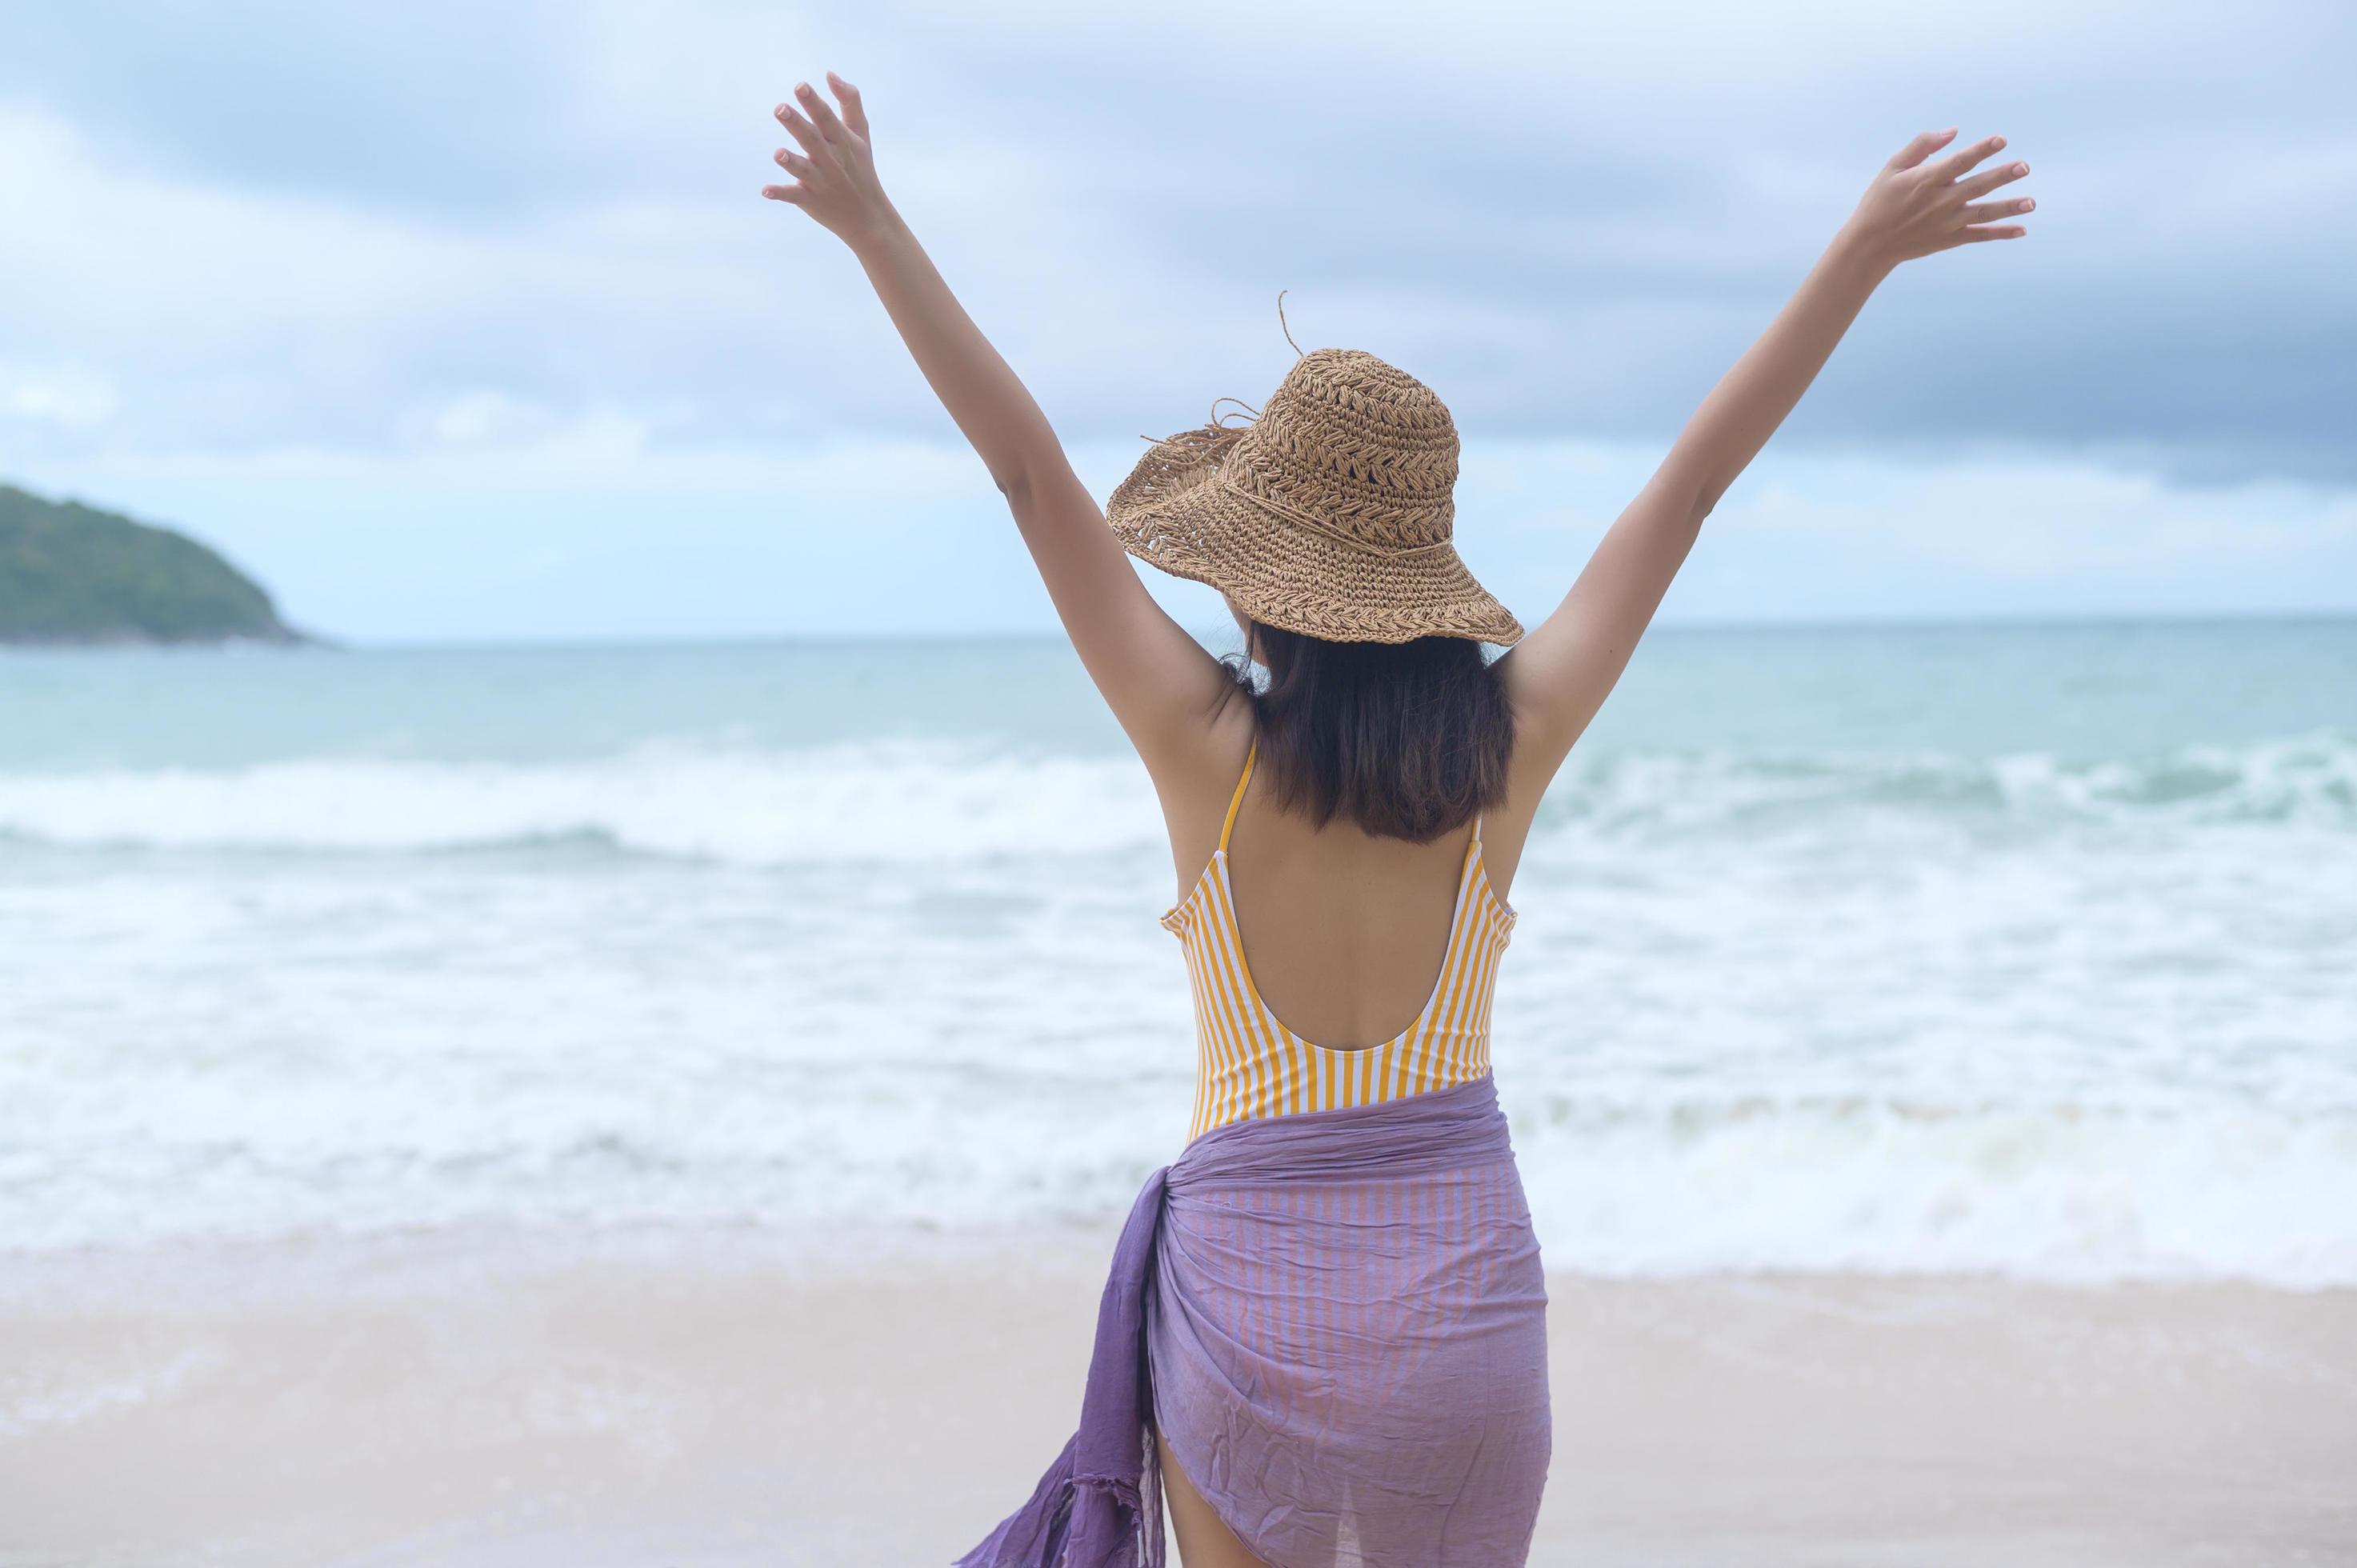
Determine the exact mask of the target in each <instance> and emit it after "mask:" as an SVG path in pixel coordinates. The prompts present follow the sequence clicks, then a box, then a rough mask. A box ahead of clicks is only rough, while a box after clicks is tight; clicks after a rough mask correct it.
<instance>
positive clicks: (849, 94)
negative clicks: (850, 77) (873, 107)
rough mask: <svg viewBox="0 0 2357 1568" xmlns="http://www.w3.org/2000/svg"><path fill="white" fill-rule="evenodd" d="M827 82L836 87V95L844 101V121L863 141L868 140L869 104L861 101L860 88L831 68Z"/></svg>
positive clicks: (827, 75)
mask: <svg viewBox="0 0 2357 1568" xmlns="http://www.w3.org/2000/svg"><path fill="white" fill-rule="evenodd" d="M826 84H827V85H828V86H829V87H831V88H833V89H834V95H835V97H836V98H837V99H838V100H840V101H841V102H842V104H843V123H844V124H846V125H848V126H850V127H851V130H852V134H854V135H856V136H857V137H858V138H859V139H860V140H861V141H863V142H864V141H866V140H868V135H867V105H866V103H864V102H861V101H860V97H859V89H857V88H856V87H854V86H852V85H851V83H849V82H847V81H844V80H843V78H841V77H839V76H837V75H835V74H834V72H833V71H831V70H830V71H828V72H827V73H826Z"/></svg>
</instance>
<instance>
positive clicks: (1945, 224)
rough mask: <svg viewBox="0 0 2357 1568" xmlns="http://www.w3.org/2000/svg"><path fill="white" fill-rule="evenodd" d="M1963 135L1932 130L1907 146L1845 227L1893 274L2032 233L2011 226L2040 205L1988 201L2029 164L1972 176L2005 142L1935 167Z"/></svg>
mask: <svg viewBox="0 0 2357 1568" xmlns="http://www.w3.org/2000/svg"><path fill="white" fill-rule="evenodd" d="M1955 135H1956V133H1955V132H1954V131H1953V130H1948V131H1925V132H1924V133H1922V134H1921V135H1919V136H1917V137H1916V138H1915V139H1914V140H1913V141H1911V142H1909V143H1908V144H1907V145H1905V146H1903V147H1901V148H1900V149H1899V152H1898V154H1897V155H1896V156H1893V157H1892V158H1891V160H1890V161H1889V163H1887V164H1885V165H1883V166H1882V168H1881V171H1880V172H1879V173H1878V174H1877V175H1876V176H1875V177H1874V182H1873V183H1872V184H1871V185H1868V186H1867V188H1866V195H1865V196H1864V197H1863V198H1861V199H1859V201H1858V204H1857V211H1856V212H1854V213H1852V214H1851V215H1850V220H1849V221H1848V222H1847V223H1845V224H1844V225H1842V240H1843V241H1844V242H1847V243H1849V244H1850V245H1852V246H1854V247H1855V248H1856V249H1857V251H1858V252H1861V253H1862V254H1864V255H1866V256H1867V257H1868V258H1870V259H1871V260H1872V261H1873V262H1874V263H1877V264H1878V265H1879V266H1882V267H1885V268H1889V267H1895V266H1897V265H1898V264H1899V263H1901V262H1907V261H1912V260H1914V259H1915V258H1916V257H1918V256H1928V255H1930V254H1932V252H1934V251H1946V250H1953V249H1954V248H1955V247H1956V246H1958V245H1969V244H1973V243H1975V242H1978V241H1982V240H2018V239H2019V238H2021V236H2022V235H2023V233H2024V232H2026V231H2025V230H2024V229H2023V228H2022V226H2021V225H2020V224H2018V223H2007V222H2005V221H2004V220H2006V219H2008V218H2018V217H2019V216H2020V215H2021V214H2023V213H2025V212H2028V211H2029V210H2030V209H2032V208H2033V207H2035V206H2037V203H2036V202H2034V201H2032V200H2031V199H2029V198H2028V197H2026V196H2017V197H2007V198H2002V199H1997V200H1995V201H1983V200H1981V199H1980V198H1982V197H1984V196H1986V195H1987V194H1988V193H1989V192H1990V191H1992V190H1995V189H1996V188H1997V187H1999V186H2001V185H2005V184H2007V183H2009V182H2011V181H2013V180H2017V179H2019V178H2020V177H2022V176H2024V175H2026V174H2028V173H2029V165H2028V164H2025V163H2008V164H2004V165H2000V166H1997V167H1996V168H1993V169H1986V170H1983V171H1982V172H1981V173H1979V174H1974V173H1973V172H1972V170H1973V167H1974V166H1975V165H1976V164H1979V163H1981V162H1982V161H1984V160H1985V159H1986V158H1988V157H1990V156H1993V155H1995V154H1996V153H1997V152H1999V151H2001V150H2002V149H2003V148H2004V146H2005V138H2004V137H2003V136H1988V137H1985V138H1983V139H1982V140H1980V141H1977V142H1975V143H1974V144H1973V145H1971V146H1969V147H1966V148H1964V150H1963V151H1962V152H1959V153H1953V154H1951V155H1949V156H1946V157H1944V158H1942V159H1941V160H1940V161H1939V162H1937V163H1932V162H1929V161H1928V160H1929V159H1930V158H1931V156H1932V154H1933V153H1936V152H1938V151H1939V150H1940V149H1941V148H1942V147H1944V146H1946V145H1948V144H1949V143H1950V142H1952V141H1953V140H1954V139H1955Z"/></svg>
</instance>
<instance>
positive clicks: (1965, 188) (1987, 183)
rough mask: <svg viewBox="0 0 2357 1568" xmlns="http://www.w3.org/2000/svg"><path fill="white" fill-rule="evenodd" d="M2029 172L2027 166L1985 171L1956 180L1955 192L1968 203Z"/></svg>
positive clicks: (2021, 165) (2004, 166) (2012, 165)
mask: <svg viewBox="0 0 2357 1568" xmlns="http://www.w3.org/2000/svg"><path fill="white" fill-rule="evenodd" d="M2028 173H2029V165H2028V164H2006V165H2003V166H2000V167H1997V168H1993V169H1985V170H1983V171H1982V172H1981V173H1979V174H1976V175H1975V176H1973V177H1972V178H1970V179H1960V180H1958V181H1957V182H1956V190H1957V193H1958V194H1959V195H1961V196H1963V197H1964V199H1965V200H1967V201H1969V200H1971V199H1974V198H1975V197H1977V196H1983V195H1986V193H1988V192H1989V191H1992V190H1995V189H1996V188H1997V187H1998V186H2000V185H2004V184H2006V183H2007V182H2008V181H2011V180H2017V179H2019V178H2020V177H2022V176H2023V175H2026V174H2028Z"/></svg>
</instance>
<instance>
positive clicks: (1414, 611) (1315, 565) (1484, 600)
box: [1105, 430, 1523, 645]
mask: <svg viewBox="0 0 2357 1568" xmlns="http://www.w3.org/2000/svg"><path fill="white" fill-rule="evenodd" d="M1234 434H1235V433H1234V432H1232V431H1215V430H1204V431H1190V432H1188V433H1187V434H1185V435H1176V436H1173V437H1171V438H1170V439H1169V440H1168V441H1164V442H1161V443H1159V444H1157V446H1154V447H1153V448H1152V449H1151V450H1150V451H1148V452H1147V453H1146V456H1145V457H1144V458H1143V459H1141V460H1140V461H1139V463H1138V465H1137V467H1136V468H1135V469H1134V470H1133V471H1132V472H1131V474H1130V476H1129V478H1126V479H1125V480H1123V481H1122V483H1121V485H1120V487H1119V488H1118V489H1115V490H1114V493H1113V499H1111V500H1110V501H1109V502H1108V503H1107V504H1106V507H1105V521H1106V522H1107V523H1108V524H1109V525H1110V526H1111V527H1112V529H1113V532H1114V536H1115V537H1116V538H1118V539H1119V540H1120V541H1121V545H1122V548H1123V549H1125V550H1126V551H1128V552H1129V553H1131V554H1132V555H1135V556H1136V557H1137V558H1138V559H1139V560H1141V561H1144V562H1146V563H1147V564H1149V565H1153V566H1157V567H1159V568H1161V569H1162V570H1163V571H1165V572H1168V573H1169V574H1170V575H1173V576H1176V577H1187V578H1190V579H1192V580H1193V581H1195V582H1198V583H1205V584H1209V585H1211V586H1212V587H1214V588H1217V589H1219V590H1220V591H1221V592H1222V593H1223V594H1225V595H1227V596H1228V597H1229V598H1231V599H1232V600H1234V601H1235V604H1236V607H1237V608H1239V609H1241V610H1243V612H1244V614H1246V615H1248V616H1250V617H1251V618H1253V619H1254V620H1256V621H1260V622H1262V623H1263V624H1264V625H1267V626H1274V627H1280V628H1284V629H1285V630H1286V631H1295V632H1299V633H1300V634H1302V635H1303V636H1305V637H1315V638H1318V639H1322V640H1324V641H1328V642H1410V641H1413V640H1415V639H1416V638H1419V637H1463V638H1470V639H1474V640H1476V641H1480V642H1494V643H1499V644H1501V645H1512V643H1514V642H1517V641H1519V640H1520V639H1521V638H1522V635H1523V624H1522V622H1520V621H1518V620H1516V619H1515V618H1513V615H1512V613H1511V612H1510V611H1508V610H1507V608H1506V607H1505V606H1504V605H1502V604H1500V603H1499V602H1498V600H1497V598H1496V597H1495V596H1492V595H1491V593H1490V591H1489V590H1488V589H1486V588H1484V587H1482V586H1481V585H1480V583H1478V582H1476V581H1475V580H1474V577H1473V574H1472V573H1471V572H1469V571H1468V570H1467V569H1466V565H1465V563H1464V561H1463V560H1462V559H1461V558H1459V556H1458V553H1457V551H1456V548H1455V546H1454V545H1450V546H1448V547H1445V548H1442V549H1437V550H1426V551H1421V552H1418V553H1415V554H1409V555H1385V554H1382V553H1377V552H1374V551H1372V550H1362V549H1359V548H1356V547H1354V546H1352V545H1350V544H1347V543H1344V542H1341V541H1340V540H1336V539H1333V538H1330V537H1329V536H1328V535H1326V534H1322V533H1319V532H1314V531H1312V530H1310V529H1308V528H1305V527H1303V526H1302V525H1301V524H1300V523H1298V522H1296V521H1293V520H1292V519H1290V518H1288V517H1286V515H1285V514H1284V513H1282V512H1279V511H1277V510H1275V509H1273V508H1270V507H1265V506H1262V505H1260V504H1259V503H1258V502H1256V501H1254V499H1253V498H1252V497H1251V496H1250V495H1249V494H1246V493H1244V492H1242V491H1240V490H1237V489H1233V488H1232V487H1230V486H1227V485H1222V484H1217V483H1214V482H1213V481H1214V480H1215V478H1217V476H1218V474H1219V471H1220V464H1221V461H1222V459H1223V458H1224V457H1225V456H1226V454H1227V450H1228V448H1229V446H1230V445H1231V441H1230V439H1228V438H1229V437H1232V435H1234Z"/></svg>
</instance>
